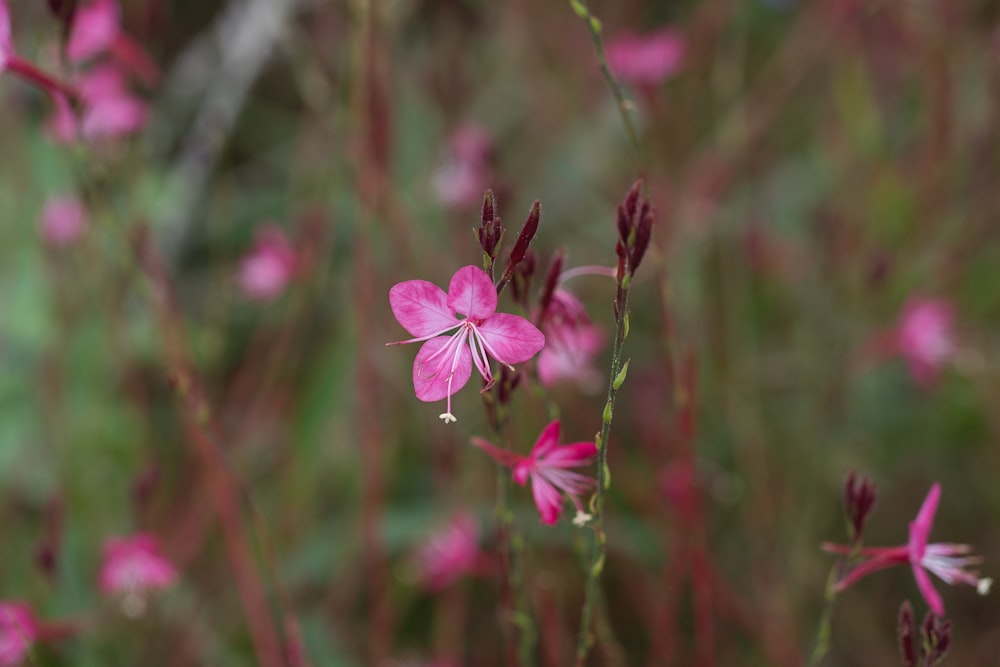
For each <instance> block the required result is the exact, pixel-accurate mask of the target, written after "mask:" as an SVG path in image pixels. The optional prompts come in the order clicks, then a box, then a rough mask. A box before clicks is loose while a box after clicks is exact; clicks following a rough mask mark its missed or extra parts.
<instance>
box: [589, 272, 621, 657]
mask: <svg viewBox="0 0 1000 667" xmlns="http://www.w3.org/2000/svg"><path fill="white" fill-rule="evenodd" d="M628 297H629V287H628V284H627V283H626V284H625V285H624V286H623V287H622V288H621V302H620V303H621V308H620V309H619V311H618V318H617V322H616V325H615V340H614V346H613V348H612V352H611V377H610V378H608V401H607V403H606V404H605V407H604V416H603V419H602V422H601V433H600V435H599V436H598V438H597V492H596V494H595V495H594V499H593V500H592V501H591V505H592V508H593V510H594V517H593V519H592V521H591V524H590V525H591V527H592V528H593V529H594V544H593V551H592V553H591V560H590V569H589V571H588V573H587V585H586V591H585V594H584V603H583V612H582V614H581V619H580V637H579V639H578V640H577V645H576V665H577V667H583V665H584V664H585V663H586V660H587V654H588V653H589V652H590V649H591V647H592V646H593V644H594V633H593V630H592V629H591V625H592V620H593V616H594V607H595V605H596V604H597V598H598V595H599V592H598V590H597V583H598V580H599V579H600V577H601V572H602V571H603V570H604V558H605V555H606V554H607V536H606V535H605V533H604V497H605V493H606V492H607V489H608V487H609V486H610V483H611V480H610V470H609V469H608V437H609V436H610V435H611V419H612V417H613V416H614V408H615V398H616V397H617V395H618V388H619V387H620V386H621V384H620V381H619V374H620V373H621V372H622V368H623V367H624V365H625V359H624V356H623V354H622V350H623V348H624V346H625V334H626V329H627V326H628V325H627V322H628Z"/></svg>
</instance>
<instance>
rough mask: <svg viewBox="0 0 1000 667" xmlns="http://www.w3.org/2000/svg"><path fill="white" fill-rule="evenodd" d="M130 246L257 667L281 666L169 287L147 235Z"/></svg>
mask: <svg viewBox="0 0 1000 667" xmlns="http://www.w3.org/2000/svg"><path fill="white" fill-rule="evenodd" d="M133 241H134V249H135V253H136V256H137V259H138V263H139V266H140V267H141V269H142V270H143V271H144V273H145V274H146V276H147V278H148V279H149V281H150V283H151V286H152V289H153V304H154V308H155V312H156V316H157V319H158V321H159V325H160V330H161V332H162V333H163V336H164V343H165V352H166V357H167V366H168V371H169V374H170V377H171V379H172V380H173V382H174V386H175V389H176V391H177V395H178V397H179V398H180V402H181V408H182V410H181V418H182V421H183V425H184V430H185V432H186V434H187V436H188V438H187V439H188V441H189V442H190V443H191V444H192V446H193V447H194V450H195V454H196V455H197V457H198V459H199V460H200V461H201V464H202V466H203V468H204V470H205V473H206V474H207V475H208V477H209V488H210V491H211V494H212V501H213V503H214V504H215V511H216V513H217V514H218V516H219V522H220V523H221V524H222V531H223V536H224V538H225V543H226V550H227V552H228V555H229V561H230V565H231V566H232V568H233V576H234V577H235V579H236V586H237V590H238V592H239V595H240V600H241V602H242V604H243V610H244V613H245V614H246V617H247V624H248V626H249V629H250V639H251V641H252V643H253V647H254V653H255V654H256V656H257V662H258V664H259V665H261V666H262V667H280V666H282V665H285V659H284V655H283V649H282V642H281V633H280V631H279V629H278V628H277V625H276V622H275V619H274V617H273V615H272V614H271V611H270V608H269V604H268V599H267V593H266V590H265V587H264V584H263V582H262V581H261V577H260V572H259V571H258V569H257V565H256V563H255V562H254V558H253V554H254V549H253V545H252V543H251V540H250V537H249V535H248V534H247V529H246V525H245V524H244V517H243V513H242V509H241V503H240V493H239V487H238V481H237V480H236V478H235V477H234V474H233V473H232V471H231V470H229V468H228V466H227V464H226V461H225V459H224V458H223V456H222V452H221V451H220V450H219V447H218V443H217V437H216V435H215V432H214V429H213V427H212V418H211V413H210V409H209V406H208V403H207V400H206V398H205V395H204V388H203V383H202V380H201V378H200V376H199V375H198V374H197V373H196V372H195V371H194V369H193V366H192V364H191V363H190V360H189V354H188V351H187V346H186V345H185V343H184V334H183V321H182V317H181V313H180V309H179V308H178V306H177V303H176V298H175V296H174V291H173V286H172V285H171V283H170V280H169V278H168V276H167V272H166V269H165V267H164V264H163V261H162V259H160V257H159V255H158V254H157V253H156V251H155V249H154V248H153V247H152V244H151V243H150V242H149V239H148V234H147V233H146V232H145V231H140V232H139V233H138V234H137V235H136V237H135V238H134V239H133Z"/></svg>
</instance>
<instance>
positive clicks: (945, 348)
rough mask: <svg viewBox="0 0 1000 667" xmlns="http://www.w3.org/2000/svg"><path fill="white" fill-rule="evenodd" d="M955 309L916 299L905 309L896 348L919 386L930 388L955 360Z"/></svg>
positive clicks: (941, 303) (898, 330)
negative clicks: (944, 368) (946, 365)
mask: <svg viewBox="0 0 1000 667" xmlns="http://www.w3.org/2000/svg"><path fill="white" fill-rule="evenodd" d="M954 318H955V313H954V309H953V308H952V307H951V304H949V303H948V302H946V301H940V300H935V299H914V300H911V301H910V302H909V303H907V304H906V306H905V307H904V308H903V313H902V315H900V318H899V324H898V326H897V329H896V347H897V349H898V351H899V353H900V354H902V355H903V358H904V359H906V363H907V365H908V366H909V368H910V374H911V375H913V378H914V379H915V380H916V381H917V383H919V384H921V385H923V386H927V385H930V384H932V383H933V382H934V381H935V380H936V379H937V377H938V374H939V373H940V371H941V368H942V367H943V366H944V365H945V364H947V363H948V362H949V361H951V360H952V358H953V357H954V356H955V351H956V344H955V334H954V331H953V321H954Z"/></svg>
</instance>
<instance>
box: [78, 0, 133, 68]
mask: <svg viewBox="0 0 1000 667" xmlns="http://www.w3.org/2000/svg"><path fill="white" fill-rule="evenodd" d="M120 24H121V12H120V11H119V9H118V3H117V1H116V0H92V1H91V2H90V3H88V4H86V5H84V6H82V7H80V8H79V9H77V10H76V14H75V15H74V18H73V29H72V30H71V31H70V35H69V41H68V42H67V43H66V56H67V57H68V58H69V59H70V60H72V61H74V62H79V61H81V60H86V59H87V58H90V57H92V56H95V55H97V54H98V53H101V52H102V51H108V50H110V49H111V47H112V45H114V43H115V39H116V38H117V37H118V31H119V26H120Z"/></svg>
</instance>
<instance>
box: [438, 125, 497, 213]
mask: <svg viewBox="0 0 1000 667" xmlns="http://www.w3.org/2000/svg"><path fill="white" fill-rule="evenodd" d="M450 143H451V147H450V153H451V155H450V157H449V159H448V161H447V162H445V164H443V165H442V166H441V167H439V168H438V169H437V171H436V172H435V173H434V177H433V188H434V192H435V194H436V195H437V198H438V200H439V201H440V202H441V203H443V204H445V205H447V206H451V207H455V208H463V207H467V206H472V205H474V204H478V203H479V202H480V201H482V197H483V192H484V191H485V190H486V187H487V185H488V184H489V177H490V168H489V155H490V149H491V142H490V135H489V133H488V132H487V131H486V129H485V128H483V127H482V126H481V125H477V124H475V123H466V124H464V125H462V126H461V127H459V128H458V129H457V130H455V132H454V133H453V134H452V135H451V140H450Z"/></svg>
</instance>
